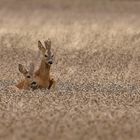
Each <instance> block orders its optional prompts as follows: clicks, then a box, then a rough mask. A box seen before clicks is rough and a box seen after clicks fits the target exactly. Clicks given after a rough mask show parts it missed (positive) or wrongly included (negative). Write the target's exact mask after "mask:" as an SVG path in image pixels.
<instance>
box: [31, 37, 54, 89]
mask: <svg viewBox="0 0 140 140" xmlns="http://www.w3.org/2000/svg"><path fill="white" fill-rule="evenodd" d="M44 44H45V47H44V46H43V44H42V43H41V41H38V48H39V51H40V53H41V55H42V60H41V63H40V66H39V69H38V70H37V71H36V72H35V73H34V81H33V82H32V84H31V88H32V89H36V88H47V89H50V88H51V87H52V85H54V84H55V81H54V79H53V78H51V77H50V68H51V65H52V64H53V54H52V52H51V41H50V40H49V39H48V40H46V41H45V42H44Z"/></svg>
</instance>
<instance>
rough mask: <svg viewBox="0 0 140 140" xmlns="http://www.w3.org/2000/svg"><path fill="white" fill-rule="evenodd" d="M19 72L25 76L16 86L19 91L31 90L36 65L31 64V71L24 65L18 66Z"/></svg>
mask: <svg viewBox="0 0 140 140" xmlns="http://www.w3.org/2000/svg"><path fill="white" fill-rule="evenodd" d="M18 69H19V71H20V72H21V73H22V74H23V76H24V79H23V80H22V81H21V82H20V83H18V84H17V85H16V87H17V88H18V89H29V88H30V87H31V84H32V83H33V75H34V64H33V63H31V64H30V69H29V71H28V70H26V68H25V67H24V66H23V65H22V64H19V65H18Z"/></svg>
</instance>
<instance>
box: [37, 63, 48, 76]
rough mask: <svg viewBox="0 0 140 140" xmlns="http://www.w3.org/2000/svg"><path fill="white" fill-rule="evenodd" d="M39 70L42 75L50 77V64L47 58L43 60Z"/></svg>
mask: <svg viewBox="0 0 140 140" xmlns="http://www.w3.org/2000/svg"><path fill="white" fill-rule="evenodd" d="M38 72H39V75H40V76H41V77H44V78H47V77H49V74H50V65H48V64H46V62H45V60H42V61H41V64H40V67H39V70H38Z"/></svg>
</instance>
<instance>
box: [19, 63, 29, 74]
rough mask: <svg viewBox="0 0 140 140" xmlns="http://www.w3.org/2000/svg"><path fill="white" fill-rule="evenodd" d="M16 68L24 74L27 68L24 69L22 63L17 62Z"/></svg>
mask: <svg viewBox="0 0 140 140" xmlns="http://www.w3.org/2000/svg"><path fill="white" fill-rule="evenodd" d="M18 70H19V71H20V72H21V73H22V74H26V73H27V70H26V69H25V67H24V66H23V65H22V64H18Z"/></svg>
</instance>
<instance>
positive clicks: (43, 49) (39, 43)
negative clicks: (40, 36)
mask: <svg viewBox="0 0 140 140" xmlns="http://www.w3.org/2000/svg"><path fill="white" fill-rule="evenodd" d="M38 48H39V50H40V51H42V52H45V48H44V47H43V45H42V43H41V41H40V40H39V41H38Z"/></svg>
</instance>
